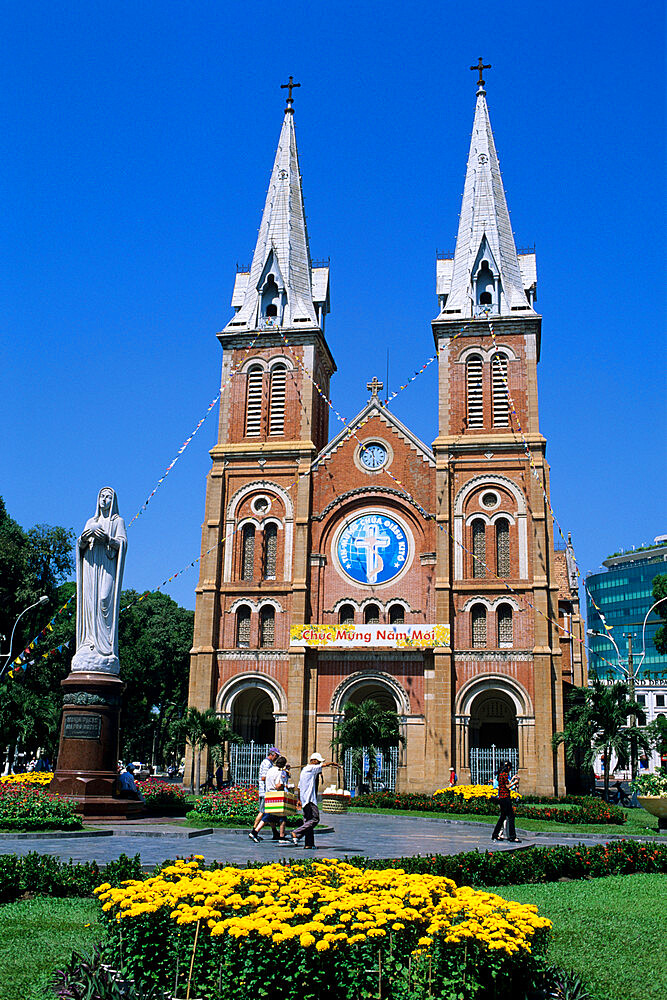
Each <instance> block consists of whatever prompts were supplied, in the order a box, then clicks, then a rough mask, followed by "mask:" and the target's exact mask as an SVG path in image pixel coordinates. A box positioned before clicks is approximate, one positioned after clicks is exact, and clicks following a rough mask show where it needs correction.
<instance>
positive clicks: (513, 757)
mask: <svg viewBox="0 0 667 1000" xmlns="http://www.w3.org/2000/svg"><path fill="white" fill-rule="evenodd" d="M504 760H508V761H509V762H510V763H511V765H512V771H518V769H519V751H518V750H517V749H516V747H496V746H491V747H471V748H470V780H471V781H472V783H473V785H490V784H492V783H493V779H494V777H495V776H496V774H497V771H498V768H499V767H500V765H501V764H502V762H503V761H504Z"/></svg>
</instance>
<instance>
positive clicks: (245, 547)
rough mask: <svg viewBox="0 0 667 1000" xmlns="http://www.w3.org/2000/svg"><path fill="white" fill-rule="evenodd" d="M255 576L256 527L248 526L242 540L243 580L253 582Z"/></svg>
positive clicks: (244, 529)
mask: <svg viewBox="0 0 667 1000" xmlns="http://www.w3.org/2000/svg"><path fill="white" fill-rule="evenodd" d="M254 574H255V526H254V525H253V524H246V525H245V527H244V528H243V535H242V538H241V579H242V580H252V578H253V576H254Z"/></svg>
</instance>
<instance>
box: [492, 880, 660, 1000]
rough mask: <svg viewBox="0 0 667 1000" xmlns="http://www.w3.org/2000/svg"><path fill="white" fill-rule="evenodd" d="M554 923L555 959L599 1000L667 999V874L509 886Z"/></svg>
mask: <svg viewBox="0 0 667 1000" xmlns="http://www.w3.org/2000/svg"><path fill="white" fill-rule="evenodd" d="M488 891H489V892H494V891H495V892H497V893H498V895H500V896H502V897H503V898H504V899H513V900H516V901H517V902H520V903H535V904H536V906H537V907H538V908H539V912H540V914H541V915H542V916H545V917H548V918H549V919H550V920H552V921H553V924H554V928H553V932H552V939H551V944H550V947H549V960H550V961H551V962H552V963H553V964H554V965H557V966H560V967H561V968H566V969H572V970H574V972H576V974H577V975H578V976H580V977H581V979H582V981H583V982H584V983H585V985H586V986H587V988H588V990H589V991H590V993H591V995H592V996H593V997H595V1000H664V997H665V996H667V965H665V958H664V915H665V913H667V877H665V876H664V875H611V876H608V877H606V878H597V879H592V880H590V881H582V882H578V881H577V882H550V883H548V884H546V885H503V886H500V887H499V888H498V889H495V890H493V889H489V890H488Z"/></svg>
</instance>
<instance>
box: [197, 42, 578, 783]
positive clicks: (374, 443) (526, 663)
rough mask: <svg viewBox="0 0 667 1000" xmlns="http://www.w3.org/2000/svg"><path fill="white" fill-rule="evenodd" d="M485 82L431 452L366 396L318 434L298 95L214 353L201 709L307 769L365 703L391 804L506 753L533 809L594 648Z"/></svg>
mask: <svg viewBox="0 0 667 1000" xmlns="http://www.w3.org/2000/svg"><path fill="white" fill-rule="evenodd" d="M483 68H485V67H482V65H481V60H480V68H479V83H478V88H477V96H476V105H475V114H474V123H473V129H472V138H471V143H470V151H469V155H468V162H467V168H466V177H465V187H464V192H463V203H462V206H461V214H460V222H459V228H458V236H457V240H456V247H455V250H454V251H453V252H452V253H451V254H442V253H439V254H438V255H437V260H436V295H437V310H438V311H437V315H436V317H435V319H433V321H432V331H433V338H434V342H435V352H436V354H437V365H438V369H439V378H438V398H437V400H436V399H434V400H433V401H432V406H433V417H434V419H433V429H434V436H435V439H434V441H433V442H432V443H431V444H428V443H425V442H423V441H421V440H419V438H418V437H417V436H416V435H415V434H414V433H413V432H412V431H411V430H410V428H409V427H406V426H405V425H404V424H403V423H402V422H401V421H400V420H398V419H397V417H395V416H394V414H393V413H392V412H391V409H390V407H389V405H387V404H386V403H385V402H383V399H382V396H381V395H380V392H381V390H382V388H383V386H382V383H380V382H378V380H377V379H376V378H375V377H373V379H372V380H371V381H369V383H368V390H369V393H370V396H369V399H368V402H367V404H366V406H365V407H364V408H363V409H362V411H361V412H360V413H358V414H357V416H356V417H354V419H352V420H350V421H349V423H348V424H347V425H346V426H343V428H342V430H341V431H340V433H337V434H336V436H335V437H333V438H332V439H329V409H330V406H329V400H330V399H331V398H332V397H331V393H332V392H333V393H334V394H335V387H334V388H333V389H332V387H331V386H332V377H333V376H334V375H335V372H336V363H335V361H334V357H333V353H332V350H331V347H330V345H329V343H328V342H327V339H326V334H325V323H326V317H327V314H328V312H329V267H328V265H327V264H322V263H318V262H315V261H313V260H312V259H311V256H310V249H309V245H308V233H307V229H306V220H305V214H304V206H303V195H302V178H301V174H300V171H299V158H298V152H297V144H296V135H295V130H294V108H293V100H292V86H297V85H296V84H292V79H291V78H290V84H289V85H288V86H289V89H288V93H289V97H288V99H287V107H286V109H285V113H284V119H283V123H282V128H281V132H280V139H279V142H278V150H277V152H276V156H275V161H274V164H273V170H272V172H271V179H270V183H269V188H268V193H267V196H266V204H265V207H264V212H263V215H262V220H261V225H260V228H259V235H258V238H257V244H256V247H255V251H254V255H253V259H252V264H251V266H250V269H249V271H248V270H244V271H240V272H239V273H237V275H236V281H235V285H234V290H233V295H232V302H231V305H232V310H233V315H232V316H231V318H230V319H229V322H228V323H227V325H226V326H225V327H224V329H223V330H222V331H221V332H220V333H219V334H218V339H219V340H220V343H221V345H222V349H223V357H222V387H223V389H224V391H223V393H222V396H221V407H220V419H219V429H218V439H217V444H216V445H215V447H214V448H213V449H212V451H211V458H212V466H211V469H210V471H209V473H208V477H207V487H206V506H205V514H204V522H203V534H202V560H201V571H200V578H199V583H198V586H197V591H196V608H195V629H194V644H193V649H192V660H191V672H190V695H189V703H190V705H191V706H195V707H197V708H199V709H202V710H203V709H205V708H208V707H211V706H213V707H214V708H215V710H216V711H217V712H218V713H219V714H220V715H221V716H222V717H224V718H225V719H228V720H229V723H230V726H231V728H232V729H233V730H234V731H235V732H236V733H238V734H239V735H240V736H241V737H242V738H243V740H244V741H245V743H246V744H256V745H259V746H260V747H261V746H263V745H264V744H267V743H276V744H277V745H278V746H279V747H280V748H281V750H282V752H283V753H285V755H286V756H287V757H288V758H289V759H290V760H291V761H292V763H293V764H294V765H296V767H297V768H298V766H299V765H300V764H302V763H303V762H304V761H306V760H307V758H308V757H309V755H310V752H311V751H312V750H314V749H316V748H317V749H318V750H320V751H321V752H322V753H325V754H328V753H330V745H331V740H332V734H333V731H334V726H335V723H336V720H337V719H338V718H340V717H341V716H342V714H343V712H344V709H345V706H346V704H348V703H353V704H359V703H361V702H363V701H364V700H365V699H367V698H372V699H374V700H375V701H376V702H378V703H379V704H380V705H382V706H384V707H386V708H391V709H394V710H395V711H396V712H397V713H398V716H399V718H400V724H401V731H402V735H403V740H404V742H403V744H402V746H401V747H400V748H399V749H398V750H397V751H396V752H395V754H394V757H393V760H392V761H391V762H390V761H388V760H387V761H385V760H380V761H378V766H379V768H380V771H381V774H382V777H383V783H384V784H385V786H386V787H392V788H396V789H398V790H400V791H427V792H432V791H433V790H434V789H436V788H441V787H443V785H444V784H446V783H447V782H448V780H449V773H450V768H452V767H453V768H454V769H455V770H456V771H457V773H458V780H459V782H469V781H482V780H488V779H489V776H490V774H491V771H492V768H493V765H494V764H496V763H497V762H498V761H499V759H500V755H502V756H503V757H506V756H509V757H510V759H511V760H513V762H514V764H515V766H516V767H518V771H519V775H520V776H521V778H522V784H521V787H522V790H523V791H525V792H533V793H539V794H551V795H553V794H563V793H564V792H565V790H566V782H567V783H568V785H570V777H571V776H570V775H568V774H566V766H565V761H564V757H563V751H562V747H561V748H560V749H559V750H557V751H556V750H554V749H553V748H552V736H553V734H554V733H555V732H556V731H558V730H560V729H562V728H563V707H564V697H565V695H566V693H567V691H568V689H569V688H571V687H572V686H573V685H577V686H579V685H582V684H584V683H585V679H586V664H585V659H584V653H583V644H582V641H581V640H582V638H583V635H584V632H583V626H582V621H581V618H580V610H579V598H578V590H577V570H576V564H575V562H574V557H573V552H572V548H571V544H569V542H568V543H567V544H565V543H563V542H559V543H558V544H557V545H554V526H553V518H552V513H551V508H550V501H549V467H548V465H547V462H546V458H545V452H546V441H545V438H544V437H543V436H542V434H541V433H540V430H539V421H538V400H537V364H538V361H539V359H540V337H541V316H540V315H539V313H538V312H537V310H536V299H537V268H536V261H535V254H534V252H533V251H523V250H519V251H517V249H516V246H515V242H514V236H513V234H512V229H511V225H510V218H509V212H508V208H507V203H506V199H505V192H504V189H503V182H502V178H501V173H500V166H499V162H498V156H497V153H496V148H495V143H494V138H493V132H492V130H491V122H490V119H489V111H488V107H487V101H486V91H485V89H484V86H485V85H484V80H483V79H482V69H483ZM454 210H455V206H454V204H453V205H452V214H453V212H454ZM434 312H435V305H434ZM406 360H407V359H406ZM436 404H437V406H436ZM436 413H437V422H436ZM436 428H437V434H436V433H435V432H436ZM336 430H337V428H336ZM257 759H259V758H257Z"/></svg>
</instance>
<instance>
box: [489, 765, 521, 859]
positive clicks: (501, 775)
mask: <svg viewBox="0 0 667 1000" xmlns="http://www.w3.org/2000/svg"><path fill="white" fill-rule="evenodd" d="M511 770H512V765H511V763H510V762H509V761H508V760H506V761H504V762H503V763H502V764H501V765H500V768H499V770H498V802H499V803H500V816H499V817H498V822H497V823H496V826H495V829H494V831H493V833H492V835H491V840H499V839H500V831H501V830H502V828H503V824H504V822H505V820H507V825H508V833H509V836H508V838H507V839H508V840H510V841H511V842H512V843H513V844H520V843H521V841H520V840H519V838H518V837H517V835H516V830H515V828H514V809H513V807H512V796H511V793H510V772H511Z"/></svg>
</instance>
